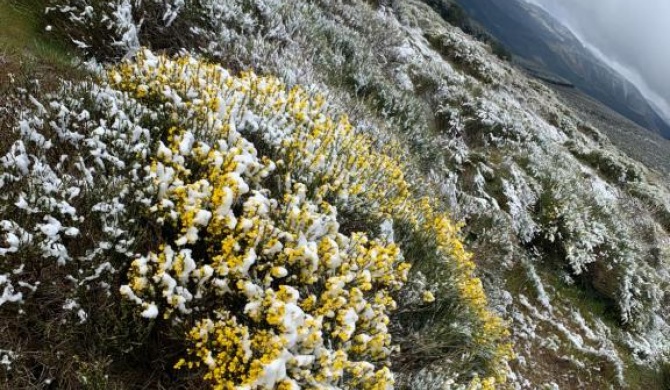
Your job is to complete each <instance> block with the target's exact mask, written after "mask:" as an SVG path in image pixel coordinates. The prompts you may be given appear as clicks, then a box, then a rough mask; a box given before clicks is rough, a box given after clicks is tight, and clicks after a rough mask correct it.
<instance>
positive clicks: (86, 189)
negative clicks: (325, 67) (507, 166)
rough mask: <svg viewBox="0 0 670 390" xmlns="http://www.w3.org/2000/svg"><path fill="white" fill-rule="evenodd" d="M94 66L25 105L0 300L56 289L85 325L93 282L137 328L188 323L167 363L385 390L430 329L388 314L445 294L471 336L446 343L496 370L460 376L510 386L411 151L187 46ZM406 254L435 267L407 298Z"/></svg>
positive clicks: (12, 165) (490, 322)
mask: <svg viewBox="0 0 670 390" xmlns="http://www.w3.org/2000/svg"><path fill="white" fill-rule="evenodd" d="M98 77H99V79H98V81H96V82H95V83H81V84H77V85H69V86H66V87H65V88H64V89H63V90H62V91H61V95H60V96H53V97H51V98H50V99H48V101H49V102H48V103H45V104H43V103H40V102H38V101H37V100H36V99H32V104H33V105H34V106H35V108H34V109H33V110H28V111H26V112H25V113H24V114H23V117H24V119H23V120H21V121H20V122H19V123H18V124H17V126H16V128H15V134H14V136H15V137H16V142H14V143H13V144H11V145H9V149H8V150H7V151H5V154H4V157H3V158H2V160H1V161H2V164H3V167H4V170H3V173H2V181H1V182H0V184H1V185H2V187H3V190H5V191H4V192H3V198H4V202H3V203H2V207H3V208H2V213H1V215H2V216H3V218H2V219H3V221H2V225H1V226H0V227H1V228H2V238H3V239H2V241H0V242H1V243H2V245H0V249H1V252H0V256H2V257H3V259H4V260H5V261H4V262H3V269H2V271H3V274H2V276H3V278H2V285H3V288H4V294H3V299H4V300H3V302H2V304H1V305H0V307H1V308H2V309H8V308H10V306H11V305H19V306H18V307H25V308H30V310H37V308H39V303H38V302H39V301H36V302H35V303H32V301H30V298H31V296H33V295H35V294H37V295H39V293H40V291H41V289H42V288H43V287H42V286H43V285H51V284H52V283H55V282H56V281H58V283H65V284H66V285H67V286H68V287H67V289H66V290H65V291H64V293H63V296H62V298H60V299H62V303H60V305H61V306H62V310H64V312H65V313H70V312H71V314H68V315H65V316H64V318H66V319H67V318H71V321H70V320H68V321H70V322H71V325H70V326H72V327H75V328H74V329H76V327H77V326H85V324H86V323H87V321H88V320H89V319H90V318H91V317H90V316H91V315H93V316H97V315H98V314H97V313H96V310H95V307H94V305H95V299H94V296H93V295H91V291H92V290H93V289H95V290H96V291H100V292H101V293H102V294H103V295H106V296H107V297H108V298H110V300H111V301H109V300H108V302H112V303H111V304H113V305H119V306H120V307H125V306H126V305H127V304H131V305H136V306H137V308H138V310H136V311H135V314H134V315H132V316H130V317H131V318H133V322H132V326H137V327H140V328H141V327H142V326H149V324H151V323H153V322H156V321H158V322H161V323H164V324H165V326H169V327H173V328H174V330H176V331H180V330H183V329H186V330H187V334H185V335H184V340H183V343H185V344H189V345H190V349H189V351H190V353H188V354H187V355H185V356H182V359H181V360H179V359H177V360H175V361H174V362H173V364H175V367H176V368H182V367H188V368H190V369H194V370H199V372H201V373H202V374H203V378H204V379H205V380H207V381H209V382H210V383H212V384H213V385H214V386H233V385H235V386H249V387H250V388H273V387H277V386H278V387H282V386H283V387H286V388H296V387H297V386H342V385H343V384H345V385H346V386H349V387H353V388H380V389H382V388H389V387H391V386H392V385H393V383H394V381H395V379H394V376H395V375H394V373H393V372H392V369H393V368H394V367H393V366H392V365H391V362H392V360H391V358H392V357H393V356H397V354H401V355H402V353H411V350H408V351H399V350H398V342H400V341H402V340H403V339H404V340H408V337H410V336H411V337H416V334H414V333H416V331H417V330H418V331H419V333H421V332H423V334H424V336H425V337H431V336H430V335H431V333H430V330H431V326H432V325H435V323H434V322H432V323H430V322H428V323H424V324H423V326H421V325H417V324H413V325H412V327H411V328H403V327H402V326H398V324H402V323H407V321H403V320H402V319H400V320H399V322H398V324H392V323H391V321H392V319H393V320H394V321H395V317H393V312H394V311H395V310H396V309H398V307H400V308H401V310H402V312H403V313H405V315H408V313H409V315H411V313H413V312H417V313H418V312H421V311H425V310H427V309H430V307H433V306H437V305H439V307H443V308H446V311H448V312H450V313H451V315H450V316H449V317H448V318H457V319H458V321H457V323H454V324H452V325H450V324H447V323H444V324H439V325H440V326H442V327H443V328H444V329H447V328H449V326H452V327H454V326H457V327H458V329H459V330H458V332H459V333H460V334H461V336H460V337H461V338H460V339H459V340H460V342H462V345H461V346H460V347H450V348H453V349H455V350H458V351H460V352H459V353H460V354H461V357H460V359H464V360H467V361H479V362H485V363H484V364H482V365H479V366H475V367H474V368H472V366H470V367H471V368H470V371H468V372H461V373H459V374H460V375H459V377H458V382H459V383H462V384H468V383H470V385H472V386H474V387H475V388H477V386H480V383H485V384H492V383H495V382H504V381H505V375H506V372H507V371H506V370H507V368H506V361H507V359H508V358H509V357H510V356H511V349H510V348H511V347H510V345H509V344H507V341H506V339H507V337H508V331H507V329H506V326H505V324H504V323H503V322H502V321H501V319H500V318H499V317H498V316H497V315H495V314H494V313H493V312H492V311H490V309H489V308H488V304H487V299H486V297H485V294H484V290H483V288H482V284H481V281H480V280H479V279H478V278H477V277H476V276H475V270H474V263H473V262H472V260H471V255H470V254H469V253H467V252H466V251H465V249H464V247H463V245H462V243H461V242H460V238H459V233H458V231H459V226H458V225H455V224H453V223H452V222H451V221H450V220H449V219H448V218H447V216H446V215H445V214H444V213H443V212H441V211H439V210H438V209H437V208H436V207H435V204H436V203H435V201H434V200H433V199H430V198H425V197H424V198H421V197H419V196H417V195H416V194H415V193H414V190H413V188H412V185H411V184H410V182H408V180H407V179H406V176H405V173H404V170H405V169H407V167H406V165H405V164H403V163H402V162H401V160H402V159H403V158H404V157H403V156H405V154H404V153H405V152H404V151H403V147H402V145H401V144H399V143H397V142H394V141H392V140H390V142H388V143H387V144H386V145H383V146H381V145H377V144H376V143H375V142H373V140H372V139H371V138H370V137H369V136H367V135H366V134H364V133H362V132H361V130H360V129H359V128H357V127H355V126H354V125H353V124H352V123H350V122H349V120H348V119H347V117H346V116H342V115H337V113H336V112H334V111H333V110H332V109H331V108H330V107H329V106H328V102H327V101H326V99H325V98H324V97H322V96H320V95H318V94H315V93H310V92H307V90H305V89H303V88H300V87H292V88H289V87H287V86H286V85H284V84H282V83H281V82H280V81H279V80H277V79H275V78H272V77H259V76H256V75H255V74H253V73H242V74H241V75H239V76H233V75H232V74H230V73H228V72H227V71H226V70H225V69H223V68H222V67H220V66H217V65H213V64H209V63H206V62H204V61H202V60H200V59H198V58H195V57H191V56H182V57H179V58H175V59H172V58H169V57H165V56H155V55H154V54H152V53H151V52H149V51H144V50H140V51H139V52H138V54H137V56H136V59H135V60H134V61H132V62H130V61H129V62H123V63H122V64H120V65H118V66H113V67H111V68H109V69H108V70H107V71H104V72H103V73H101V74H100V75H99V76H98ZM28 189H29V190H28ZM10 205H14V206H11V208H12V209H13V207H17V208H18V210H19V213H21V215H23V217H22V218H9V216H10V214H11V213H10V209H9V208H8V207H10ZM352 216H356V217H352ZM414 248H423V249H421V250H414ZM412 265H415V266H416V267H417V270H421V269H423V270H424V271H423V272H426V270H429V269H430V272H432V273H433V274H434V275H432V276H433V277H432V278H431V280H430V282H429V283H414V282H413V283H411V284H409V285H407V287H405V288H404V289H403V287H404V286H405V284H406V283H407V281H408V278H411V277H413V275H416V273H412V274H411V273H410V267H411V266H412ZM40 268H48V269H53V270H54V271H53V272H51V273H49V274H39V275H40V277H39V279H34V276H35V275H38V274H35V273H34V272H32V271H33V270H35V269H40ZM27 270H30V271H31V272H25V271H27ZM23 275H29V277H28V278H23ZM126 275H127V278H126ZM53 278H56V279H57V280H54V279H53ZM438 279H439V281H440V282H439V283H436V282H435V281H436V280H438ZM413 295H416V296H417V297H418V298H417V299H407V301H403V300H399V298H403V297H411V296H413ZM115 310H116V309H115ZM119 310H121V309H119ZM440 310H445V309H440ZM121 311H122V310H121ZM110 314H111V313H110ZM68 316H69V317H68ZM142 317H143V318H144V320H142ZM95 318H97V317H95ZM137 321H139V323H138V322H137ZM142 321H143V322H142ZM433 321H434V318H433ZM142 323H144V324H145V325H142ZM428 325H431V326H428ZM129 326H131V325H130V324H129ZM409 332H412V334H411V335H410V334H409ZM140 333H142V331H140ZM115 339H116V338H115ZM116 342H118V343H123V339H118V340H117V341H116ZM128 342H129V343H131V342H137V341H136V340H135V341H131V340H128ZM123 348H124V347H123V345H120V346H119V349H123ZM128 348H130V347H128ZM131 349H132V348H131ZM463 349H465V350H468V351H469V352H468V353H467V354H462V351H463ZM184 352H186V351H184ZM96 367H97V366H96ZM480 377H482V379H481V380H480V379H479V378H480ZM473 378H474V379H473Z"/></svg>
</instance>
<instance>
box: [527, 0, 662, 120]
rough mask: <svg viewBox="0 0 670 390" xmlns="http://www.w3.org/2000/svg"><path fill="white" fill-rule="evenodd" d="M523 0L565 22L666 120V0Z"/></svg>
mask: <svg viewBox="0 0 670 390" xmlns="http://www.w3.org/2000/svg"><path fill="white" fill-rule="evenodd" d="M527 1H529V2H531V3H535V4H538V5H540V6H542V8H544V9H545V10H547V11H549V12H550V13H551V14H553V15H554V16H555V17H556V18H557V19H559V20H560V21H562V22H563V23H564V24H566V25H567V26H568V27H569V28H570V29H571V30H572V31H573V32H574V33H575V35H576V36H577V37H578V38H579V39H580V40H581V41H582V42H583V43H584V44H585V45H586V46H587V47H589V48H590V49H592V51H593V52H594V53H595V54H596V55H598V56H599V57H600V58H601V59H602V60H604V61H606V62H607V63H608V64H609V65H610V66H612V67H613V68H615V69H616V70H618V71H619V72H620V73H622V74H623V75H624V76H626V77H627V78H628V79H629V80H630V81H631V82H633V84H635V85H636V86H637V87H638V88H639V89H640V91H641V92H642V93H643V94H644V95H645V96H646V97H647V99H649V100H650V101H651V103H652V104H654V105H655V106H656V108H657V109H658V110H659V111H660V113H661V114H662V115H663V116H664V117H665V118H666V119H667V120H670V1H668V0H636V1H630V0H527Z"/></svg>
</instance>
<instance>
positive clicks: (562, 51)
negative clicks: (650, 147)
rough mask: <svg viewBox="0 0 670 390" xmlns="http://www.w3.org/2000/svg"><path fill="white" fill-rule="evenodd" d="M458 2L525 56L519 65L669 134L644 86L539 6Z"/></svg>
mask: <svg viewBox="0 0 670 390" xmlns="http://www.w3.org/2000/svg"><path fill="white" fill-rule="evenodd" d="M458 4H460V6H461V7H463V9H465V10H466V12H467V13H468V14H469V16H470V17H472V18H473V19H474V20H476V21H477V22H478V23H480V24H481V25H483V26H484V27H485V28H486V29H487V30H488V31H489V33H490V34H491V35H493V36H494V37H495V38H497V39H498V40H499V41H500V42H501V43H502V44H503V45H505V47H507V48H508V49H509V50H510V51H511V52H512V53H514V55H515V57H516V58H520V59H521V60H520V61H517V63H519V65H521V66H523V67H525V68H528V69H530V70H531V71H537V70H540V71H542V72H548V73H551V74H554V75H556V76H558V77H560V78H562V79H567V80H569V81H570V83H572V84H574V85H575V86H576V87H577V88H579V89H581V90H582V91H584V92H585V93H586V94H587V95H589V96H591V97H594V98H595V99H597V100H599V101H601V102H602V103H603V104H605V105H606V106H608V107H610V108H612V109H614V110H615V111H617V112H619V113H620V114H622V115H623V116H625V117H627V118H629V119H630V120H632V121H633V122H635V123H637V124H638V125H640V126H642V127H645V128H647V129H649V130H650V131H653V132H656V133H659V134H661V135H663V136H664V137H665V138H670V124H668V123H667V121H666V120H664V119H663V117H662V116H661V115H660V114H659V113H658V112H657V110H656V109H655V108H654V107H653V105H652V104H651V103H650V102H649V101H648V100H647V99H646V98H645V97H644V96H643V94H642V93H641V92H640V91H639V89H638V88H637V87H636V86H635V85H633V83H632V82H630V81H628V80H627V79H626V78H625V77H624V76H623V75H621V74H619V73H618V72H617V71H616V70H614V69H612V68H611V67H610V66H609V65H608V64H606V63H604V62H603V61H602V60H600V59H599V58H598V57H597V56H596V55H595V54H594V53H593V52H591V50H589V49H588V48H587V47H586V46H585V45H584V44H583V43H582V42H581V41H580V40H579V39H578V38H577V37H576V36H575V35H574V34H573V33H572V32H571V31H570V29H569V28H568V27H566V26H565V25H563V24H562V23H561V22H560V21H558V20H556V19H555V18H554V17H553V16H552V15H551V14H549V13H548V12H547V11H545V10H544V9H543V8H541V7H540V6H537V5H535V4H531V3H528V2H526V1H524V0H512V1H500V0H491V1H488V0H486V1H485V0H468V1H458Z"/></svg>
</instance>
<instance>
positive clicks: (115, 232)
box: [0, 0, 670, 389]
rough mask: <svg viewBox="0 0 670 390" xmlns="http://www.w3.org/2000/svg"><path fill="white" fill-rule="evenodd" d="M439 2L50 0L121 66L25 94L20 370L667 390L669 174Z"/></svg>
mask: <svg viewBox="0 0 670 390" xmlns="http://www.w3.org/2000/svg"><path fill="white" fill-rule="evenodd" d="M440 4H442V6H444V5H445V4H446V3H440ZM430 5H431V6H432V7H436V5H435V4H430ZM431 6H429V5H427V4H426V3H425V2H422V1H418V0H407V1H403V2H375V1H373V2H369V1H352V2H340V1H331V0H318V1H310V2H284V1H274V0H273V1H269V0H268V1H266V0H248V1H247V0H245V1H219V0H208V1H202V2H181V1H162V0H161V1H158V0H156V1H154V0H148V1H144V2H142V3H135V2H131V1H127V0H115V1H104V2H102V1H97V0H83V1H70V0H52V1H50V3H49V5H48V11H47V13H46V14H41V13H40V14H39V15H40V16H39V17H37V21H33V22H31V23H35V25H40V26H43V27H39V28H38V29H36V30H31V31H35V34H37V35H39V36H42V33H41V31H44V30H43V29H44V28H45V27H46V26H52V27H51V31H50V32H49V34H46V35H45V36H46V37H56V38H58V39H60V40H61V41H62V42H65V43H64V45H66V46H67V45H68V43H71V45H72V48H73V49H75V50H77V51H78V53H80V54H79V55H80V56H81V58H89V57H94V58H96V59H97V60H98V61H101V64H92V63H90V64H89V65H88V68H89V69H90V70H88V71H84V70H76V69H75V68H74V67H73V66H72V65H69V64H68V65H65V66H66V67H64V68H63V69H69V70H66V71H64V72H63V73H58V74H57V76H62V77H63V78H65V80H62V81H60V80H59V81H58V82H53V83H51V87H50V88H37V87H36V86H35V85H36V83H34V82H32V81H31V78H29V77H27V75H26V76H22V77H14V78H15V79H16V80H15V82H14V83H10V84H7V85H6V86H4V88H6V90H7V94H6V95H5V96H4V97H3V101H2V107H1V108H0V109H1V110H2V113H3V115H2V116H0V126H2V131H3V132H4V134H7V136H6V137H2V139H0V156H2V157H0V189H1V190H2V191H0V199H1V200H0V258H1V259H2V262H1V264H0V290H1V291H2V295H1V296H0V326H2V329H3V336H2V337H0V364H2V367H0V373H1V374H0V375H2V380H3V384H4V385H5V386H6V387H10V388H26V387H31V386H32V387H47V386H52V387H53V386H56V387H58V388H85V387H92V388H135V387H140V388H142V387H144V388H203V387H213V388H236V387H237V388H259V389H262V388H284V389H293V388H302V387H306V388H310V387H315V388H316V387H328V386H331V387H334V388H362V389H365V388H380V389H381V388H383V389H386V388H391V387H397V388H419V389H437V388H444V386H451V387H452V388H457V389H490V388H505V386H517V387H520V388H526V387H542V386H544V387H548V388H555V387H556V386H563V387H565V386H570V385H574V382H570V381H571V380H573V379H574V378H575V377H576V378H578V380H579V385H580V386H582V387H583V388H602V387H603V386H610V387H616V388H623V387H626V386H629V387H630V388H634V387H635V386H638V385H639V384H642V383H643V384H649V386H652V384H654V385H655V384H658V383H662V380H663V379H662V377H663V375H664V374H663V369H662V367H664V366H663V364H665V362H667V353H668V348H667V346H666V345H665V344H664V342H663V340H666V339H667V337H666V336H664V335H665V334H666V333H667V331H668V327H667V324H666V319H667V318H668V317H669V316H670V313H668V312H667V309H666V306H667V305H664V302H666V300H667V297H666V293H665V291H667V287H668V282H667V280H670V276H669V275H668V271H667V270H668V262H669V260H668V259H670V258H669V257H668V256H667V253H669V252H668V250H667V244H666V242H667V231H666V230H664V226H666V225H665V222H667V221H666V218H665V217H666V216H667V215H666V214H668V212H667V210H670V191H668V189H667V186H665V185H664V184H663V183H661V182H659V181H657V180H656V179H655V176H654V175H653V174H652V173H651V172H649V171H648V170H646V169H645V168H643V167H642V166H641V165H640V164H638V163H637V162H635V161H633V160H630V159H628V158H627V157H625V156H623V155H621V154H620V153H619V152H618V151H616V150H615V149H613V148H611V145H609V144H608V143H607V140H606V137H604V136H602V135H601V134H600V133H599V131H598V129H596V128H595V127H592V126H590V125H589V124H586V123H583V122H581V121H579V120H577V119H576V118H575V117H573V116H572V113H571V112H570V110H568V109H566V108H565V107H563V106H562V105H561V104H560V103H558V101H556V100H555V98H554V97H553V95H551V94H550V93H549V92H547V91H546V89H543V87H542V86H541V85H539V84H537V83H533V82H531V81H528V80H526V79H525V78H524V77H523V76H522V75H521V74H519V73H518V72H517V71H516V70H515V69H514V68H512V67H510V66H509V64H507V63H505V62H502V61H500V60H499V59H497V58H495V57H494V56H492V55H491V48H490V47H489V46H486V45H484V44H482V43H481V42H478V41H476V40H473V39H472V38H471V37H469V36H467V35H464V34H463V32H462V29H459V28H456V27H454V26H453V25H451V24H449V23H446V22H445V20H444V18H443V17H441V16H440V15H439V14H438V13H436V12H434V10H433V8H431ZM35 7H37V5H36V6H35ZM40 7H41V5H40ZM445 10H447V11H448V9H446V8H445ZM451 10H452V11H453V12H455V14H453V15H451V16H449V15H447V16H445V17H450V18H457V19H459V18H461V17H462V15H461V16H460V17H459V16H458V11H454V10H455V9H451ZM445 12H446V11H445ZM34 15H38V13H34ZM443 16H444V15H443ZM452 22H454V23H457V22H456V21H455V20H452ZM31 25H32V24H31ZM31 34H32V33H31ZM20 39H23V38H20ZM23 55H24V54H19V55H18V56H17V57H16V58H23ZM15 63H16V64H19V62H15ZM16 69H17V71H21V72H23V70H24V69H26V67H24V66H16ZM26 73H27V72H26ZM17 74H19V73H17ZM7 77H8V78H10V77H9V76H7ZM580 129H589V134H588V135H584V134H583V133H582V131H583V130H582V131H580ZM456 221H464V222H463V223H461V222H456ZM659 340H660V341H659ZM512 345H514V349H515V351H514V352H513V351H512ZM513 355H516V360H513V358H514V356H513ZM564 372H567V374H566V375H564ZM585 372H586V373H585ZM512 373H513V375H512ZM577 373H579V375H577Z"/></svg>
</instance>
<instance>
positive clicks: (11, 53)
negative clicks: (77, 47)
mask: <svg viewBox="0 0 670 390" xmlns="http://www.w3.org/2000/svg"><path fill="white" fill-rule="evenodd" d="M43 14H44V3H43V2H41V1H39V0H0V68H2V69H3V71H2V72H0V92H6V88H7V87H8V86H9V84H10V83H9V82H8V81H9V80H10V77H9V74H10V73H11V74H13V75H15V76H18V77H21V76H24V77H26V78H27V77H38V78H39V79H40V80H41V82H42V84H47V85H49V84H55V81H56V80H57V78H58V77H60V76H66V75H70V74H73V73H75V72H73V69H74V67H73V65H72V58H74V57H73V56H72V53H70V52H69V51H68V50H67V49H66V47H65V46H64V45H63V44H62V43H61V42H60V41H59V40H58V39H57V38H56V37H55V36H54V37H50V36H49V33H48V32H46V30H45V26H44V25H43V21H42V15H43Z"/></svg>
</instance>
